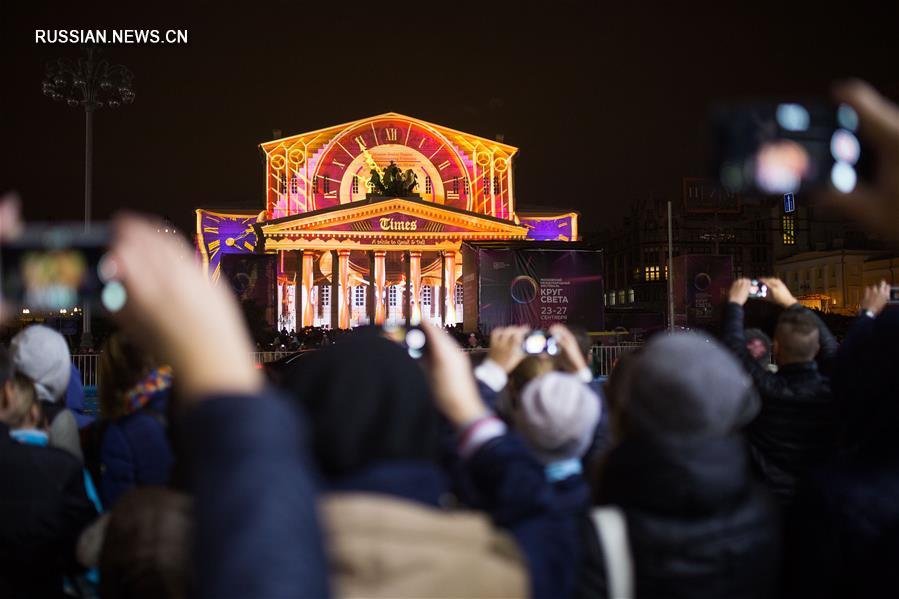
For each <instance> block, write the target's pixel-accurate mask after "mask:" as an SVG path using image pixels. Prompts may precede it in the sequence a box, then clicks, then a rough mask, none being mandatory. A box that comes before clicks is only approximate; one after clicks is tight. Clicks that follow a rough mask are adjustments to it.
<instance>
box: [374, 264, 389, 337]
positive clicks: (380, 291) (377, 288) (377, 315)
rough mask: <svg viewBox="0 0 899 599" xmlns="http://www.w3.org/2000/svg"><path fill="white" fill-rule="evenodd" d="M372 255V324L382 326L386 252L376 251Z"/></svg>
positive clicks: (385, 312) (384, 310)
mask: <svg viewBox="0 0 899 599" xmlns="http://www.w3.org/2000/svg"><path fill="white" fill-rule="evenodd" d="M373 254H374V264H373V265H372V272H373V273H374V278H373V280H372V281H371V292H372V293H371V294H372V296H373V301H374V306H373V307H374V310H373V311H372V314H373V320H372V322H374V324H376V325H382V324H384V321H385V320H386V319H387V302H386V299H387V298H386V297H385V295H386V292H387V287H386V285H385V283H386V282H387V252H386V251H383V250H378V251H375V252H373Z"/></svg>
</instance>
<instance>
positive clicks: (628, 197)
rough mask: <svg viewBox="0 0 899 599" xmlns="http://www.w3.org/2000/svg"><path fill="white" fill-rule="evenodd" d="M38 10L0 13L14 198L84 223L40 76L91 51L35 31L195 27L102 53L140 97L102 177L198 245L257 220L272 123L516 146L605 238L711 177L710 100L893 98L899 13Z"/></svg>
mask: <svg viewBox="0 0 899 599" xmlns="http://www.w3.org/2000/svg"><path fill="white" fill-rule="evenodd" d="M33 4H37V3H36V2H28V3H26V2H11V1H7V2H4V3H3V8H2V11H3V12H2V18H0V27H2V32H0V34H2V39H0V43H2V71H0V73H2V80H0V94H2V96H0V98H2V106H0V112H2V116H0V118H2V141H3V146H4V149H3V153H2V157H3V158H2V162H0V188H13V189H17V190H18V191H19V192H20V193H21V194H22V197H23V200H24V204H25V215H26V217H27V218H29V219H41V220H46V219H50V218H52V219H55V220H77V219H79V218H81V217H82V214H83V207H82V206H83V204H82V202H83V178H82V177H83V152H84V116H83V112H82V111H81V110H80V109H73V108H69V107H67V106H65V105H64V104H61V103H56V102H53V101H52V100H50V99H49V98H46V97H45V96H43V95H42V93H41V90H40V83H41V81H42V79H43V74H44V64H45V63H46V61H48V60H50V59H53V58H56V57H60V56H68V57H72V58H75V57H77V56H78V55H79V53H80V49H79V48H78V47H77V46H74V45H55V46H51V45H36V44H35V43H34V29H36V28H41V29H58V28H65V29H71V28H101V29H113V28H156V29H169V28H171V29H188V30H189V35H190V43H189V45H186V46H166V45H139V46H106V47H105V49H104V55H105V57H106V58H108V59H110V60H111V61H112V62H118V63H122V64H125V65H126V66H127V67H128V68H129V69H131V71H132V72H133V73H134V90H135V92H136V94H137V97H136V100H135V102H134V104H133V105H131V106H127V107H125V108H120V109H118V110H111V109H103V110H101V111H100V112H98V113H97V115H96V121H95V123H96V124H95V175H94V178H95V193H94V206H95V215H96V217H97V218H105V217H107V216H109V215H110V214H111V213H113V212H114V211H115V210H117V209H119V208H129V209H133V210H140V211H150V212H155V213H158V214H164V215H166V216H169V217H170V218H171V219H172V220H173V221H175V223H176V224H177V225H178V226H179V227H181V228H182V229H185V230H187V231H188V232H191V230H192V228H193V221H194V215H193V210H194V208H196V207H198V206H204V207H229V208H248V209H255V210H261V209H262V208H263V207H264V199H263V195H262V192H263V162H262V159H261V157H260V152H259V149H258V148H257V144H258V143H259V142H262V141H265V140H268V139H271V137H272V130H273V129H280V130H281V131H282V132H283V134H284V135H290V134H294V133H301V132H304V131H309V130H313V129H318V128H322V127H326V126H329V125H333V124H337V123H342V122H346V121H350V120H354V119H357V118H360V117H364V116H370V115H374V114H379V113H382V112H387V111H396V112H400V113H403V114H408V115H411V116H415V117H419V118H422V119H425V120H428V121H431V122H434V123H439V124H442V125H445V126H448V127H452V128H455V129H460V130H462V131H467V132H471V133H475V134H478V135H482V136H484V137H488V138H494V136H495V135H496V134H497V133H502V134H504V136H505V141H506V143H509V144H512V145H515V146H518V147H520V148H521V151H520V153H519V155H518V158H517V163H516V167H515V168H516V188H515V189H516V196H517V201H518V204H519V207H523V208H526V207H528V206H532V207H533V206H541V207H554V208H566V209H567V208H571V209H576V210H579V211H580V212H581V213H582V215H583V220H582V224H581V227H582V230H585V231H596V230H599V229H601V228H603V227H606V226H608V225H610V224H612V223H614V222H615V221H617V220H618V219H619V218H620V216H621V215H622V214H623V213H624V211H625V210H626V207H627V205H628V203H629V202H630V201H632V200H633V199H635V198H641V197H642V198H650V197H660V198H670V199H679V198H680V189H681V177H683V176H698V175H703V174H705V173H706V164H707V160H708V156H707V152H706V149H707V144H706V139H707V130H706V125H705V123H706V114H707V110H708V107H709V105H710V104H712V103H713V102H716V101H719V100H727V99H737V98H741V97H746V96H767V97H777V98H782V97H796V96H800V97H810V96H812V97H813V96H823V95H825V94H827V93H828V89H829V85H830V82H831V81H833V80H835V79H838V78H842V77H846V76H849V75H854V76H859V77H862V78H865V79H867V80H869V81H871V82H872V83H873V84H874V85H875V86H877V87H878V88H880V89H881V90H883V91H884V92H885V93H886V94H887V95H889V96H890V97H892V98H894V99H897V98H899V41H897V40H899V35H897V29H896V28H897V26H899V9H897V3H896V2H878V3H874V2H871V3H867V4H864V3H859V2H853V3H842V4H843V5H844V6H845V7H846V8H845V9H843V11H842V12H839V11H836V9H834V8H830V6H831V4H832V3H826V4H825V3H821V2H818V3H814V4H813V5H812V7H810V8H806V9H800V8H793V9H789V10H787V11H786V12H785V10H786V9H784V8H782V7H776V6H775V5H772V6H771V7H766V6H763V5H761V4H758V3H751V4H750V3H746V6H745V7H739V8H734V7H725V6H724V4H725V3H720V2H719V3H716V4H715V5H714V6H717V8H713V9H710V10H707V9H700V8H699V7H698V5H694V4H692V3H683V2H673V3H665V5H664V6H665V7H664V8H653V7H652V6H651V5H650V4H649V3H625V2H614V3H612V2H572V1H569V0H554V1H551V2H499V1H494V2H480V3H467V2H452V1H448V0H441V1H440V2H419V3H414V4H404V3H401V2H381V3H378V2H366V3H349V2H341V1H340V0H328V1H324V2H316V3H308V2H279V1H276V0H268V1H266V2H255V3H240V4H245V5H246V6H244V7H242V8H241V9H239V10H238V9H237V8H236V7H234V6H232V3H204V6H202V7H201V6H187V3H186V2H182V3H179V4H173V5H171V6H168V7H163V5H162V4H160V3H157V2H148V3H143V5H142V7H141V8H140V9H135V8H132V7H127V8H124V7H122V6H121V4H122V3H115V4H112V3H110V4H109V5H108V6H106V7H102V5H103V3H100V2H91V3H87V2H67V3H62V2H54V3H52V5H51V3H45V4H47V6H46V7H43V8H42V7H35V6H28V5H33ZM865 6H867V8H865ZM250 7H252V8H250ZM690 7H693V8H690Z"/></svg>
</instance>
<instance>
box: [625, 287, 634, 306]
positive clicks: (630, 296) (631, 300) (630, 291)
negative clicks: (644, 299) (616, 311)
mask: <svg viewBox="0 0 899 599" xmlns="http://www.w3.org/2000/svg"><path fill="white" fill-rule="evenodd" d="M627 301H628V303H630V304H633V303H634V290H633V289H628V290H627Z"/></svg>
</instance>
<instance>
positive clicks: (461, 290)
mask: <svg viewBox="0 0 899 599" xmlns="http://www.w3.org/2000/svg"><path fill="white" fill-rule="evenodd" d="M464 298H465V292H464V288H463V287H462V284H461V283H456V305H457V306H458V305H459V304H462V303H464V302H463V301H462V300H463V299H464Z"/></svg>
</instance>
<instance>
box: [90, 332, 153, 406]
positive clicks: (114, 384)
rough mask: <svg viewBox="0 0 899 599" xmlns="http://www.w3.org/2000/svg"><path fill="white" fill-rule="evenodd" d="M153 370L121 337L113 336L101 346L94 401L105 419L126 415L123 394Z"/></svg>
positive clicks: (147, 359)
mask: <svg viewBox="0 0 899 599" xmlns="http://www.w3.org/2000/svg"><path fill="white" fill-rule="evenodd" d="M154 366H155V364H154V362H153V359H152V358H151V357H150V356H148V355H147V353H146V352H145V351H144V350H142V349H141V348H139V347H138V346H137V345H135V344H134V342H132V341H131V339H129V338H128V337H127V336H126V335H125V334H124V333H122V332H116V333H113V334H112V335H110V336H109V338H108V339H107V340H106V343H104V344H103V353H101V354H100V363H99V374H100V377H99V383H98V388H97V399H98V400H99V402H100V408H101V411H102V414H103V417H104V418H112V419H114V418H117V417H119V416H121V415H122V414H124V413H125V403H124V399H123V397H124V394H125V392H126V391H128V390H129V389H131V388H132V387H134V385H136V384H137V383H139V382H140V381H141V380H142V379H143V378H144V377H145V376H147V373H149V372H150V371H151V370H152V369H153V367H154Z"/></svg>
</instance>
